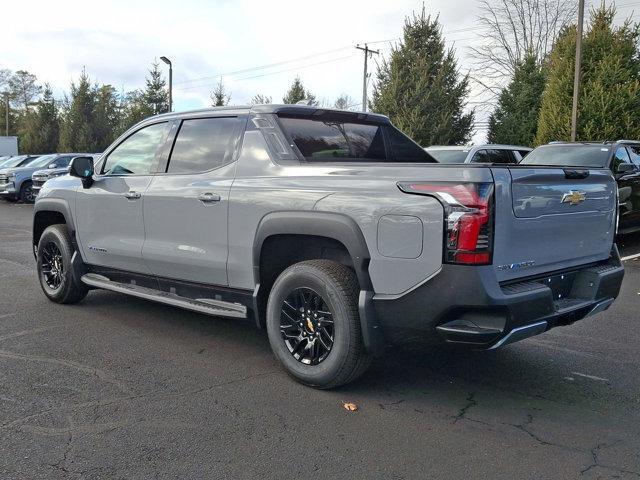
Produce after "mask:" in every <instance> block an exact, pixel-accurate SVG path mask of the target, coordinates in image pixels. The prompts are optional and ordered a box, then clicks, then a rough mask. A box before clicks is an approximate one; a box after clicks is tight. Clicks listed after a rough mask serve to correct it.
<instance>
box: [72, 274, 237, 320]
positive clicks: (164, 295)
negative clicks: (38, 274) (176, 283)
mask: <svg viewBox="0 0 640 480" xmlns="http://www.w3.org/2000/svg"><path fill="white" fill-rule="evenodd" d="M80 279H81V280H82V283H84V284H86V285H89V286H90V287H95V288H101V289H104V290H111V291H112V292H118V293H124V294H126V295H131V296H133V297H138V298H144V299H145V300H151V301H154V302H159V303H164V304H166V305H172V306H174V307H180V308H184V309H187V310H193V311H194V312H200V313H206V314H208V315H215V316H217V317H232V318H247V307H245V306H244V305H240V304H239V303H230V302H223V301H221V300H214V299H210V298H198V299H191V298H185V297H180V296H178V295H175V294H173V293H169V292H162V291H160V290H155V289H153V288H147V287H141V286H138V285H131V284H126V283H119V282H112V281H111V280H109V279H108V278H107V277H105V276H103V275H98V274H97V273H86V274H84V275H83V276H82V277H81V278H80Z"/></svg>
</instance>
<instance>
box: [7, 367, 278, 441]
mask: <svg viewBox="0 0 640 480" xmlns="http://www.w3.org/2000/svg"><path fill="white" fill-rule="evenodd" d="M279 373H281V370H270V371H267V372H261V373H258V374H254V375H247V376H245V377H242V378H238V379H234V380H229V381H226V382H219V383H215V384H213V385H208V386H206V387H202V388H198V389H193V390H187V391H184V392H171V393H159V392H156V391H154V392H148V393H143V394H139V395H131V396H128V397H117V398H113V399H110V400H106V401H104V400H94V401H91V402H83V403H76V404H72V405H67V406H64V407H61V408H51V409H48V410H45V411H42V412H38V413H34V414H30V415H27V416H24V417H21V418H18V419H15V420H12V421H10V422H6V423H4V424H2V425H0V430H6V429H10V428H14V427H18V428H20V429H25V430H28V431H30V432H32V433H38V434H41V435H62V434H66V433H69V432H70V431H75V432H84V433H90V432H91V429H90V428H89V429H88V428H87V427H86V426H76V427H74V428H72V429H70V428H69V427H67V428H58V429H53V428H49V427H39V426H31V425H23V423H24V422H27V421H29V420H32V419H34V418H38V417H41V416H43V415H46V414H48V413H52V412H74V411H77V410H80V409H82V408H87V407H94V411H93V412H94V419H97V417H96V415H97V409H98V408H101V407H107V406H110V405H115V404H119V403H123V402H131V401H135V400H140V399H144V398H149V397H153V398H154V399H164V398H174V397H183V396H189V395H198V394H200V393H203V392H208V391H211V390H214V389H216V388H220V387H225V386H229V385H233V384H237V383H242V382H246V381H251V380H255V379H257V378H261V377H266V376H269V375H274V374H279ZM127 423H131V422H124V423H123V422H112V423H110V424H101V428H100V429H99V430H104V428H105V427H107V428H122V427H123V426H127V425H126V424H127ZM134 423H135V422H134Z"/></svg>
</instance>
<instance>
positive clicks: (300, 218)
mask: <svg viewBox="0 0 640 480" xmlns="http://www.w3.org/2000/svg"><path fill="white" fill-rule="evenodd" d="M273 235H314V236H318V237H325V238H329V239H332V240H336V241H338V242H340V243H342V244H343V245H344V246H345V247H346V249H347V251H348V252H349V256H350V257H351V262H352V264H353V267H354V270H355V272H356V276H357V277H358V282H359V284H360V294H359V298H358V310H359V314H360V315H359V316H360V325H361V329H362V337H363V341H364V345H365V348H366V349H367V351H369V352H370V353H372V354H378V353H380V352H381V351H382V350H383V348H384V341H383V337H382V331H381V328H380V326H379V323H378V320H377V315H376V313H375V309H374V307H373V302H372V298H373V286H372V284H371V278H370V276H369V272H368V266H369V259H370V258H371V257H370V254H369V248H368V247H367V243H366V241H365V239H364V235H363V234H362V230H361V229H360V227H359V226H358V224H357V223H356V222H355V221H354V220H353V219H352V218H350V217H348V216H346V215H343V214H340V213H330V212H316V211H282V212H273V213H269V214H267V215H265V216H264V217H263V218H262V220H261V221H260V223H259V224H258V228H257V230H256V236H255V238H254V242H253V265H254V277H255V284H256V289H255V291H254V308H255V309H256V310H255V311H256V312H257V311H258V310H257V295H258V290H259V288H260V283H259V281H260V254H261V252H262V246H263V244H264V242H265V240H266V239H267V238H269V237H271V236H273ZM257 323H259V321H257Z"/></svg>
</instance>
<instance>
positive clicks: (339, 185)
mask: <svg viewBox="0 0 640 480" xmlns="http://www.w3.org/2000/svg"><path fill="white" fill-rule="evenodd" d="M616 194H617V189H616V184H615V180H614V179H613V177H612V176H611V172H610V171H608V170H606V169H602V168H562V167H542V168H539V167H528V166H518V165H499V166H496V165H491V164H483V165H442V164H438V163H435V162H434V159H433V158H432V157H431V156H430V155H429V154H428V153H427V152H425V151H424V150H423V149H422V148H421V147H420V146H419V145H417V144H416V143H414V142H413V141H412V140H410V139H409V138H408V137H407V136H405V135H404V134H403V133H402V132H400V131H399V130H398V129H396V128H395V127H394V126H393V125H392V124H391V123H390V122H389V120H388V119H387V118H386V117H384V116H381V115H375V114H363V113H355V112H344V111H335V110H328V109H324V108H317V107H306V106H292V105H281V106H277V105H262V106H254V107H247V108H217V109H206V110H201V111H194V112H185V113H172V114H165V115H160V116H156V117H152V118H149V119H147V120H145V121H143V122H141V123H139V124H138V125H136V126H134V127H133V128H131V129H130V130H129V131H127V132H126V133H125V134H124V135H122V136H121V137H120V138H119V139H117V140H116V141H115V143H114V144H113V145H112V146H110V147H109V148H108V149H107V150H106V151H105V153H104V154H103V155H102V157H101V158H100V159H99V160H98V161H97V162H95V165H94V161H93V159H92V158H90V157H79V158H75V159H74V160H73V161H72V164H71V170H70V175H69V176H64V177H59V178H54V179H52V180H50V181H48V182H47V183H46V184H45V185H44V186H43V188H42V190H41V192H40V195H39V196H38V199H37V201H36V205H35V209H34V220H33V246H34V252H35V255H36V259H37V269H38V277H39V279H40V284H41V286H42V289H43V291H44V293H45V295H46V296H47V297H48V298H49V299H51V300H52V301H54V302H58V303H74V302H78V301H80V300H82V299H83V298H84V297H85V296H86V294H87V292H88V291H89V290H90V289H93V288H98V289H107V290H112V291H116V292H121V293H124V294H128V295H133V296H136V297H140V298H144V299H149V300H153V301H157V302H161V303H164V304H168V305H173V306H177V307H182V308H185V309H189V310H194V311H197V312H202V313H208V314H211V315H216V316H223V317H232V318H238V319H248V320H251V321H253V322H255V324H256V325H257V326H258V327H261V328H266V330H267V335H268V338H269V341H270V344H271V347H272V349H273V351H274V353H275V355H276V357H277V358H278V360H279V361H280V362H281V363H282V364H283V365H284V367H285V368H286V370H287V371H288V372H289V373H290V374H291V375H293V376H294V377H295V378H296V379H298V380H299V381H301V382H303V383H305V384H307V385H312V386H316V387H320V388H330V387H335V386H338V385H341V384H345V383H347V382H349V381H351V380H353V379H355V378H356V377H357V376H358V375H360V374H361V373H362V372H363V371H364V370H365V369H366V367H367V366H368V365H369V363H370V360H371V358H372V357H373V356H375V355H378V354H379V353H381V351H382V350H383V348H384V345H386V344H387V343H390V342H401V341H410V340H411V341H412V340H415V339H419V340H426V341H428V342H434V341H441V342H449V343H452V344H461V345H465V346H468V347H472V348H476V349H493V348H497V347H500V346H502V345H505V344H508V343H511V342H514V341H517V340H520V339H523V338H526V337H529V336H531V335H535V334H539V333H542V332H544V331H546V330H548V329H550V328H552V327H556V326H559V325H567V324H570V323H572V322H574V321H576V320H580V319H582V318H584V317H586V316H588V315H593V314H595V313H597V312H600V311H602V310H605V309H607V308H608V307H609V306H610V305H611V303H612V302H613V301H614V299H615V298H616V296H617V295H618V292H619V289H620V285H621V282H622V278H623V274H624V270H623V267H622V266H621V263H620V258H619V255H618V251H617V249H616V247H615V245H614V243H613V241H614V235H615V230H616V205H617V201H616ZM525 197H526V198H534V199H538V198H539V199H542V200H543V201H540V202H532V203H531V206H527V205H529V203H526V202H525V203H523V202H521V201H520V199H522V198H525ZM540 205H544V207H540Z"/></svg>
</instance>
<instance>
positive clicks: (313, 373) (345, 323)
mask: <svg viewBox="0 0 640 480" xmlns="http://www.w3.org/2000/svg"><path fill="white" fill-rule="evenodd" d="M299 292H303V293H304V292H310V293H309V295H310V296H311V295H312V294H313V293H315V294H317V296H319V297H321V298H320V300H316V302H323V303H321V304H322V305H325V306H326V307H327V308H328V309H329V315H328V317H327V318H332V319H333V320H332V321H331V322H329V324H330V329H331V330H330V331H331V333H332V335H331V336H329V335H328V334H326V331H327V330H326V328H328V327H329V324H328V325H327V327H322V326H321V322H322V321H323V320H322V319H319V320H318V323H317V324H316V325H315V329H316V330H314V328H313V326H312V324H311V323H309V328H310V329H311V330H310V331H309V330H307V332H306V333H305V332H304V331H303V329H306V328H307V327H306V325H307V323H308V322H310V320H309V318H308V317H307V318H306V319H305V318H304V315H305V313H304V306H303V307H300V309H297V308H296V309H292V308H291V306H289V310H286V309H287V307H286V305H290V304H289V303H287V304H285V300H287V299H290V298H291V295H299ZM358 293H359V286H358V279H357V277H356V275H355V273H354V272H353V270H351V269H350V268H348V267H345V266H344V265H341V264H339V263H337V262H333V261H330V260H308V261H304V262H300V263H296V264H295V265H292V266H291V267H289V268H287V269H286V270H285V271H284V272H282V273H281V274H280V276H279V277H278V278H277V279H276V281H275V283H274V285H273V288H272V289H271V292H270V294H269V301H268V304H267V333H268V336H269V343H270V344H271V349H272V350H273V352H274V354H275V355H276V357H277V358H278V360H279V361H280V363H282V365H283V366H284V367H285V369H286V370H287V372H288V373H289V374H290V375H291V376H293V378H295V379H296V380H298V381H299V382H301V383H303V384H305V385H309V386H312V387H316V388H322V389H328V388H334V387H338V386H340V385H344V384H346V383H349V382H352V381H353V380H355V379H356V378H357V377H359V376H360V375H362V374H363V373H364V372H365V370H366V369H367V368H368V367H369V365H370V363H371V356H370V355H368V354H367V352H366V351H365V348H364V345H363V341H362V332H361V329H360V317H359V314H358ZM302 298H303V300H302V301H303V302H304V295H302ZM323 308H324V307H323ZM283 309H285V310H286V312H283ZM299 311H302V312H303V313H301V314H300V318H297V317H296V319H295V322H299V323H298V324H297V325H299V326H294V327H293V328H295V329H299V334H298V336H295V335H296V333H295V330H286V328H288V327H289V325H287V326H286V327H285V330H282V329H281V326H282V325H283V323H282V322H283V321H284V322H285V323H287V322H291V320H290V319H292V318H293V317H292V316H290V315H289V313H292V312H295V313H298V312H299ZM309 311H311V310H309ZM317 311H320V307H318V310H317ZM292 315H293V316H295V314H294V313H292ZM311 316H313V314H311ZM323 318H324V317H323ZM295 322H293V323H295ZM302 325H305V326H302ZM323 329H324V330H323ZM322 331H324V334H323V333H322ZM287 332H288V333H287ZM314 332H315V333H314ZM314 334H315V335H316V336H317V335H320V337H319V338H323V339H325V340H327V342H328V339H331V342H329V343H331V348H330V349H329V350H328V352H327V349H326V348H325V344H324V343H318V347H317V349H318V350H324V355H325V356H324V358H323V357H322V355H319V359H316V361H317V363H309V364H305V363H303V362H305V361H310V362H312V360H309V359H308V358H296V357H295V356H294V355H304V354H305V353H306V352H308V351H309V352H315V351H316V350H314V346H313V345H312V346H310V347H309V350H307V349H306V348H302V349H300V350H298V352H299V353H295V351H292V350H291V349H292V348H293V347H292V343H291V342H292V341H293V342H295V341H298V342H301V341H303V340H304V341H305V342H308V340H307V338H304V339H303V340H300V339H302V335H308V336H310V337H312V336H313V335H314ZM285 336H286V339H285ZM292 339H293V340H292ZM287 342H289V343H287ZM313 342H314V344H315V342H319V340H318V339H313ZM298 345H299V344H298ZM305 345H306V346H309V344H308V343H305V344H304V345H303V346H305ZM309 356H312V355H311V354H309Z"/></svg>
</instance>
